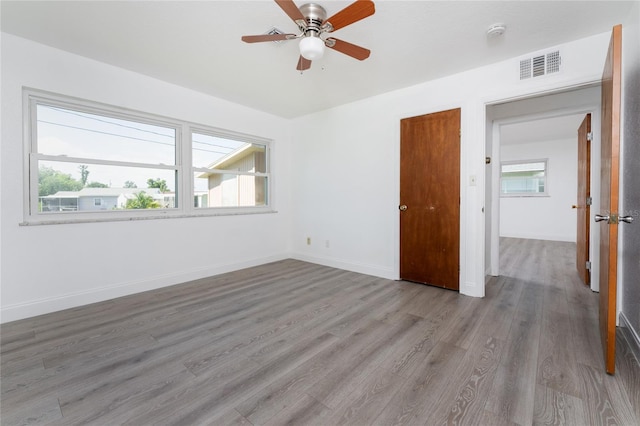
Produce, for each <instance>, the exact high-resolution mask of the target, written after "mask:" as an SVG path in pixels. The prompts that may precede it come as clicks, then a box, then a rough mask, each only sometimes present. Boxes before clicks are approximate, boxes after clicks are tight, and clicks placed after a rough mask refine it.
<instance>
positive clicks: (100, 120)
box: [43, 106, 235, 152]
mask: <svg viewBox="0 0 640 426" xmlns="http://www.w3.org/2000/svg"><path fill="white" fill-rule="evenodd" d="M48 108H50V109H52V110H55V111H58V112H62V113H64V114H70V115H75V116H78V117H82V118H86V119H88V120H95V121H98V122H101V123H106V124H112V125H114V126H120V127H124V128H127V129H132V130H137V131H140V132H145V133H151V134H153V135H158V136H163V137H166V138H175V133H174V135H173V136H172V135H166V134H164V133H159V132H154V131H152V130H146V129H141V128H139V127H135V126H127V125H126V124H121V123H116V122H114V121H109V120H105V119H102V118H98V117H96V116H94V115H92V114H88V113H82V112H76V111H71V110H68V109H63V108H57V107H53V106H49V107H48ZM43 122H44V121H43ZM51 124H53V123H51ZM156 127H161V126H156ZM161 128H162V127H161ZM84 130H88V131H90V130H89V129H84ZM172 130H173V129H172ZM174 132H175V130H174ZM107 134H110V133H107ZM115 136H119V135H115ZM123 137H124V136H123ZM133 139H135V138H133ZM140 140H147V139H140ZM192 142H193V143H199V144H202V145H208V146H217V147H219V148H224V149H230V150H233V149H235V148H231V147H228V146H224V145H218V144H213V143H207V142H201V141H197V140H195V139H193V140H192ZM211 152H217V151H211Z"/></svg>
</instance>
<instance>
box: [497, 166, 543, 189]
mask: <svg viewBox="0 0 640 426" xmlns="http://www.w3.org/2000/svg"><path fill="white" fill-rule="evenodd" d="M547 171H548V170H547V160H546V159H544V160H534V161H517V162H516V161H509V162H504V163H502V165H501V167H500V193H501V196H503V197H530V196H544V195H547V194H548V192H547V191H548V188H547Z"/></svg>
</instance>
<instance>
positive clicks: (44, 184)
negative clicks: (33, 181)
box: [38, 166, 83, 197]
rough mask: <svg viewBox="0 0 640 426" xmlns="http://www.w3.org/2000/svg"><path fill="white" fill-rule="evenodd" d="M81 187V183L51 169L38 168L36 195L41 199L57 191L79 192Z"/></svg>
mask: <svg viewBox="0 0 640 426" xmlns="http://www.w3.org/2000/svg"><path fill="white" fill-rule="evenodd" d="M82 187H83V185H82V182H80V181H78V180H76V179H74V178H73V177H72V176H71V175H69V174H66V173H62V172H61V171H58V170H54V169H53V168H51V167H47V166H40V168H39V170H38V195H39V196H41V197H44V196H45V195H51V194H55V193H56V192H58V191H80V190H81V189H82Z"/></svg>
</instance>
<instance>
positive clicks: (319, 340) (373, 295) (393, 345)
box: [1, 239, 640, 425]
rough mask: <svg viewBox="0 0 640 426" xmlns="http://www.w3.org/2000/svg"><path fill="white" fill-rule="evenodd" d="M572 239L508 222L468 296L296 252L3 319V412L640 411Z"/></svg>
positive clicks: (238, 419) (486, 414)
mask: <svg viewBox="0 0 640 426" xmlns="http://www.w3.org/2000/svg"><path fill="white" fill-rule="evenodd" d="M573 256H574V245H573V244H570V243H552V242H544V241H534V240H515V239H505V240H503V244H502V255H501V260H502V265H503V274H504V275H503V276H501V277H499V278H492V279H491V280H490V281H489V283H488V284H487V296H486V297H485V298H484V299H476V298H470V297H465V296H460V295H458V294H457V293H455V292H451V291H447V290H441V289H437V288H433V287H428V286H424V285H419V284H412V283H407V282H394V281H389V280H385V279H379V278H374V277H371V276H366V275H361V274H356V273H352V272H345V271H342V270H337V269H332V268H328V267H323V266H318V265H313V264H309V263H304V262H300V261H294V260H286V261H282V262H276V263H272V264H268V265H264V266H260V267H256V268H251V269H247V270H243V271H239V272H234V273H230V274H225V275H221V276H217V277H213V278H209V279H203V280H199V281H196V282H191V283H187V284H183V285H179V286H174V287H170V288H165V289H161V290H157V291H152V292H148V293H144V294H138V295H134V296H130V297H125V298H121V299H117V300H112V301H108V302H104V303H99V304H95V305H91V306H86V307H81V308H77V309H72V310H68V311H64V312H59V313H54V314H49V315H45V316H41V317H37V318H32V319H27V320H23V321H18V322H14V323H9V324H6V325H4V326H2V329H1V331H2V348H1V351H2V360H1V362H2V364H1V366H2V370H1V373H2V385H1V388H2V389H1V391H2V393H1V395H2V399H1V402H2V407H1V409H2V414H1V416H2V417H1V423H2V425H14V424H28V423H45V424H56V425H79V424H82V425H85V424H95V425H115V424H131V425H146V424H180V425H189V424H215V425H225V424H246V425H251V424H255V425H258V424H268V425H280V424H295V425H299V424H317V425H337V424H353V425H368V424H377V425H395V424H429V425H432V424H444V423H451V424H474V425H475V424H486V425H501V424H505V425H507V424H521V425H530V424H574V425H601V424H607V425H611V424H621V425H638V424H639V423H640V368H639V367H638V364H637V362H636V361H635V358H633V356H632V355H631V353H630V352H629V351H628V349H627V346H625V344H624V343H622V344H619V345H618V359H617V371H618V373H617V375H616V376H614V377H612V376H608V375H606V374H604V372H603V368H602V365H603V361H602V355H601V350H600V340H599V337H598V332H597V329H598V327H597V298H598V296H597V294H594V293H592V292H591V291H590V290H589V289H588V288H586V287H584V286H583V285H582V284H580V283H579V282H578V279H577V277H576V273H575V272H574V270H573V262H574V260H573V259H574V257H573Z"/></svg>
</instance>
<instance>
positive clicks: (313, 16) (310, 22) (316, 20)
mask: <svg viewBox="0 0 640 426" xmlns="http://www.w3.org/2000/svg"><path fill="white" fill-rule="evenodd" d="M300 13H302V15H304V17H305V18H306V20H307V28H304V29H302V30H303V31H304V33H305V35H309V32H313V33H314V34H312V35H315V36H319V35H320V33H321V27H322V23H323V22H324V21H325V20H326V19H327V11H326V10H325V9H324V7H322V6H320V5H319V4H316V3H307V4H303V5H302V6H300Z"/></svg>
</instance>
